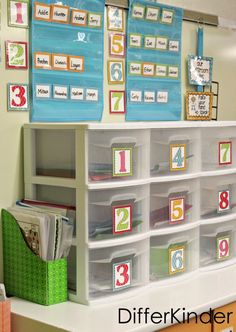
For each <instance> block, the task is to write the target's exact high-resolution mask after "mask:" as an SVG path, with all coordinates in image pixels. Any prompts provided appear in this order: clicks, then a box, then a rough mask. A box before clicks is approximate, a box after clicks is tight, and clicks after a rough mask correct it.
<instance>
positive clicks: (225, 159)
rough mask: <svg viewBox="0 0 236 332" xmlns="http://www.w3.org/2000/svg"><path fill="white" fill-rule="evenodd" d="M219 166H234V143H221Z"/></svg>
mask: <svg viewBox="0 0 236 332" xmlns="http://www.w3.org/2000/svg"><path fill="white" fill-rule="evenodd" d="M219 164H220V165H231V164H232V142H231V141H228V142H220V143H219Z"/></svg>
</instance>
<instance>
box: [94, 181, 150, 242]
mask: <svg viewBox="0 0 236 332" xmlns="http://www.w3.org/2000/svg"><path fill="white" fill-rule="evenodd" d="M88 201H89V206H88V218H89V225H88V233H89V234H88V237H89V240H90V241H99V240H106V239H113V238H120V237H122V236H128V235H133V234H139V233H144V232H147V231H148V229H149V225H148V223H149V185H143V186H133V187H128V188H121V189H120V188H119V189H109V190H92V191H89V194H88Z"/></svg>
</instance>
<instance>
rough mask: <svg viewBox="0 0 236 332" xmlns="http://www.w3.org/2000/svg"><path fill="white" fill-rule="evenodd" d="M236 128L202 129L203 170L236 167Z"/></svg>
mask: <svg viewBox="0 0 236 332" xmlns="http://www.w3.org/2000/svg"><path fill="white" fill-rule="evenodd" d="M235 147H236V132H235V127H227V128H224V127H220V128H206V129H202V170H203V171H210V170H220V169H224V168H235V167H236V150H235Z"/></svg>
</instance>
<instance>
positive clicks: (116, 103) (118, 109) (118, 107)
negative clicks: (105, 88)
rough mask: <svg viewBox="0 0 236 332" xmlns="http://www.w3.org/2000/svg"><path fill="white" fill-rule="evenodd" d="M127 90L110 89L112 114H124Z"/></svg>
mask: <svg viewBox="0 0 236 332" xmlns="http://www.w3.org/2000/svg"><path fill="white" fill-rule="evenodd" d="M125 112H126V107H125V91H110V114H124V113H125Z"/></svg>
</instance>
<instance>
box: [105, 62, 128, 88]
mask: <svg viewBox="0 0 236 332" xmlns="http://www.w3.org/2000/svg"><path fill="white" fill-rule="evenodd" d="M124 81H125V79H124V61H122V60H120V61H118V60H117V61H108V82H109V84H123V83H124Z"/></svg>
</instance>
